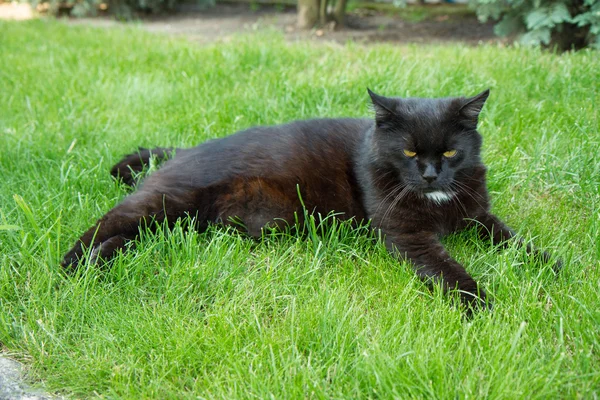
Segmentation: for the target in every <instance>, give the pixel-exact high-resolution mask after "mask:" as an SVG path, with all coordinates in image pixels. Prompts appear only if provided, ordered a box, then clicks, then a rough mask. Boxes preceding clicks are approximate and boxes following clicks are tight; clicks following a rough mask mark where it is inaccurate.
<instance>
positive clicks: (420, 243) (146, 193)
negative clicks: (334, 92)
mask: <svg viewBox="0 0 600 400" xmlns="http://www.w3.org/2000/svg"><path fill="white" fill-rule="evenodd" d="M369 95H370V96H371V99H372V102H373V105H374V108H375V111H376V117H375V120H374V121H373V120H371V119H319V120H309V121H297V122H292V123H290V124H286V125H280V126H273V127H256V128H250V129H247V130H245V131H242V132H238V133H236V134H235V135H232V136H229V137H226V138H222V139H216V140H211V141H208V142H206V143H203V144H201V145H199V146H197V147H194V148H191V149H176V151H175V156H174V158H172V159H170V160H168V161H166V162H165V163H164V165H163V166H162V168H160V169H159V170H158V171H157V172H155V173H154V174H152V175H150V176H149V177H148V178H147V179H146V180H145V181H144V183H143V185H142V186H141V187H140V188H139V189H138V190H137V191H136V192H134V193H133V194H131V195H129V196H128V197H126V198H125V199H124V200H123V202H121V204H119V205H117V206H116V207H115V208H113V209H112V210H111V211H109V212H108V213H107V214H106V215H105V216H104V217H102V218H101V219H100V220H99V221H98V222H97V223H96V225H94V226H93V227H91V228H90V229H89V230H88V231H87V232H86V233H85V234H84V235H83V236H82V237H81V238H80V239H79V240H78V241H77V243H76V244H75V246H74V247H73V248H72V249H71V250H70V251H69V252H68V253H67V255H66V256H65V257H64V260H63V262H62V264H63V266H65V267H67V266H70V267H71V268H74V267H76V266H77V264H78V263H79V262H80V260H81V258H82V256H83V255H84V252H85V248H90V247H91V252H90V254H91V257H93V258H94V259H96V258H97V257H101V258H102V259H105V260H106V259H109V258H111V257H112V256H113V255H114V254H115V251H116V250H118V249H125V244H126V243H127V242H128V241H130V240H132V239H134V238H135V237H136V236H137V235H138V233H139V228H140V225H141V224H144V225H145V226H152V224H149V223H148V222H149V221H158V222H160V221H164V220H165V219H166V220H167V221H169V222H171V223H172V222H174V221H175V220H177V219H178V218H180V217H183V216H186V215H191V216H193V217H195V218H196V221H197V228H198V229H199V230H203V229H206V227H207V226H208V224H209V223H221V224H231V223H232V222H231V220H232V219H233V218H235V219H236V220H237V221H242V223H243V226H245V229H247V233H248V234H250V235H252V236H256V237H259V236H260V235H261V230H262V228H263V227H265V226H266V225H270V226H277V225H281V224H293V223H294V221H295V215H297V216H300V217H301V216H302V215H303V212H302V204H301V201H300V198H299V195H298V190H300V195H301V198H302V200H303V202H304V205H305V207H306V209H307V210H308V211H309V212H313V213H320V214H321V215H327V214H328V213H330V212H332V211H335V212H336V213H338V214H339V215H340V218H353V219H354V220H355V221H367V220H370V221H371V226H372V227H373V228H375V229H380V230H381V233H382V234H383V236H382V237H384V238H385V244H386V246H387V248H388V250H389V251H390V252H391V253H392V254H393V255H394V256H396V257H398V258H400V259H404V258H406V259H408V260H410V261H411V263H412V264H413V265H414V268H415V271H416V272H417V274H418V275H419V276H421V277H423V278H425V279H428V280H433V281H438V282H441V283H442V284H443V287H444V288H445V289H446V290H452V289H458V290H459V292H460V295H461V298H462V300H463V301H464V302H465V303H466V304H468V305H480V306H481V305H485V304H486V295H485V293H484V291H483V290H482V289H480V288H479V287H478V286H477V283H476V282H475V281H474V280H473V278H471V276H469V274H468V273H467V272H466V271H465V269H464V268H463V267H462V266H461V265H460V264H459V263H458V262H456V261H454V260H453V259H452V257H450V255H449V254H448V253H447V252H446V250H445V249H444V246H443V245H442V244H441V243H440V241H439V238H440V236H442V235H446V234H448V233H451V232H455V231H458V230H461V229H465V228H468V227H470V226H474V227H477V228H479V232H480V233H481V236H482V237H483V238H487V239H490V240H492V241H493V242H494V243H505V242H506V241H507V240H508V239H510V238H512V237H513V236H514V233H513V232H512V231H511V230H510V229H509V228H508V227H507V226H506V225H505V224H504V223H502V222H501V221H500V220H499V219H498V218H497V217H496V216H494V215H493V214H491V213H490V212H489V200H488V193H487V190H486V182H485V174H486V168H485V166H484V165H483V164H482V162H481V157H480V149H481V141H482V139H481V135H480V134H479V133H478V132H477V130H476V128H477V121H478V117H479V113H480V111H481V109H482V107H483V105H484V102H485V100H486V99H487V97H488V95H489V91H488V90H486V91H484V92H482V93H481V94H479V95H477V96H475V97H472V98H463V97H461V98H443V99H417V98H409V99H401V98H386V97H383V96H379V95H377V94H375V93H373V92H371V91H370V90H369ZM172 152H173V149H165V148H156V149H153V150H147V149H141V150H140V151H139V152H138V153H135V154H131V155H128V156H126V157H125V158H124V159H123V160H122V161H121V162H120V163H118V164H117V165H115V166H114V167H113V169H112V171H111V172H112V174H113V175H115V176H119V177H121V179H123V181H124V182H125V183H128V184H130V185H134V184H135V181H134V177H133V175H132V171H133V172H140V171H142V170H143V168H144V166H145V165H146V164H147V163H148V161H149V159H150V157H152V155H156V156H158V157H159V158H168V156H169V155H170V154H171V153H172ZM340 213H341V214H340ZM526 250H527V251H528V252H530V253H535V254H537V255H538V256H539V257H541V259H542V260H543V261H544V262H547V261H549V259H550V256H549V255H548V254H547V253H545V252H538V251H536V250H534V249H532V248H531V247H530V246H529V245H527V246H526ZM557 267H560V261H558V263H557Z"/></svg>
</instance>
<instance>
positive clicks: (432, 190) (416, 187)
mask: <svg viewBox="0 0 600 400" xmlns="http://www.w3.org/2000/svg"><path fill="white" fill-rule="evenodd" d="M368 91H369V95H370V96H371V100H372V101H373V107H374V109H375V132H374V134H373V146H374V149H373V150H374V151H375V152H376V155H377V159H378V161H379V162H384V163H385V164H387V165H391V166H393V168H394V169H395V170H396V173H397V175H398V177H399V178H400V180H401V181H402V183H403V184H404V185H406V186H408V187H409V189H410V190H411V191H413V192H417V193H419V194H422V195H423V196H425V197H427V198H429V199H431V200H434V201H437V202H443V201H446V200H450V199H451V197H452V196H453V194H454V193H456V191H458V190H459V187H460V186H461V182H460V177H461V171H462V172H466V171H468V170H472V169H473V168H474V167H476V166H479V165H481V157H480V151H481V135H480V134H479V132H477V122H478V119H479V113H480V112H481V109H482V108H483V104H484V103H485V100H486V99H487V97H488V95H489V90H486V91H484V92H482V93H480V94H478V95H477V96H474V97H470V98H464V97H454V98H440V99H420V98H390V97H383V96H380V95H377V94H375V93H373V92H372V91H371V90H368Z"/></svg>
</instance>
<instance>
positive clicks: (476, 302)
mask: <svg viewBox="0 0 600 400" xmlns="http://www.w3.org/2000/svg"><path fill="white" fill-rule="evenodd" d="M460 300H461V303H462V304H463V306H464V307H465V312H466V315H467V317H468V318H471V317H472V316H473V314H475V313H476V312H480V311H492V310H493V308H494V307H493V304H492V301H491V300H490V299H489V298H488V296H487V294H486V293H485V292H484V291H483V290H482V289H477V290H474V291H461V292H460Z"/></svg>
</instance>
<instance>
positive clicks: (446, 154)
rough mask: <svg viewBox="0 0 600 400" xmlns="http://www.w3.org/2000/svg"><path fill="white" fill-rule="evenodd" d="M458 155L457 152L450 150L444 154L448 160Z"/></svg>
mask: <svg viewBox="0 0 600 400" xmlns="http://www.w3.org/2000/svg"><path fill="white" fill-rule="evenodd" d="M455 155H456V150H448V151H447V152H445V153H444V157H446V158H452V157H454V156H455Z"/></svg>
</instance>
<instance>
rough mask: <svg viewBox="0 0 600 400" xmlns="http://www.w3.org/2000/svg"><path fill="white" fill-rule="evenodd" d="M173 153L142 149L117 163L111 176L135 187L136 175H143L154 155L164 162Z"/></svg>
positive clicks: (163, 150) (159, 149) (164, 150)
mask: <svg viewBox="0 0 600 400" xmlns="http://www.w3.org/2000/svg"><path fill="white" fill-rule="evenodd" d="M173 151H174V149H173V148H163V147H156V148H154V149H144V148H143V147H140V148H139V149H138V151H137V152H135V153H132V154H128V155H126V156H125V157H123V159H122V160H121V161H119V162H118V163H116V164H115V165H114V166H113V167H112V168H111V170H110V174H111V175H112V176H114V177H115V178H116V179H121V181H122V182H123V183H124V184H126V185H129V186H135V184H136V180H135V175H137V174H139V173H141V172H142V171H143V170H144V168H146V167H147V166H148V164H149V163H150V159H151V158H152V156H153V155H154V156H156V157H157V158H158V159H160V160H162V159H165V158H168V157H169V156H170V155H171V154H172V153H173Z"/></svg>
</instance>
